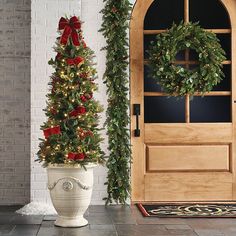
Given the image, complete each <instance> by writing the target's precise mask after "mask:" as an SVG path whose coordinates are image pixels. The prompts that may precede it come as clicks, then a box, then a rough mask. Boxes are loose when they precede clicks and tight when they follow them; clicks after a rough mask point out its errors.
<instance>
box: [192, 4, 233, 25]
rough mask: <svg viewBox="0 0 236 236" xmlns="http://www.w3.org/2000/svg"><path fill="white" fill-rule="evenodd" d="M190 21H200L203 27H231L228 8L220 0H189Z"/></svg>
mask: <svg viewBox="0 0 236 236" xmlns="http://www.w3.org/2000/svg"><path fill="white" fill-rule="evenodd" d="M189 17H190V21H192V22H198V21H199V23H200V25H201V26H202V27H203V28H206V29H207V28H208V29H227V28H231V26H230V20H229V16H228V13H227V11H226V9H225V8H224V6H223V4H222V3H221V1H220V0H189Z"/></svg>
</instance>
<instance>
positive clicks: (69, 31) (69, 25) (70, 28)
mask: <svg viewBox="0 0 236 236" xmlns="http://www.w3.org/2000/svg"><path fill="white" fill-rule="evenodd" d="M80 28H81V23H80V21H79V19H78V18H77V17H76V16H73V17H71V18H70V20H67V19H65V18H64V17H61V19H60V21H59V30H64V31H63V34H62V36H61V40H60V43H61V44H63V45H66V44H67V42H68V39H69V37H71V39H72V42H73V44H74V45H75V46H79V45H80V43H79V35H78V33H77V31H76V30H79V29H80Z"/></svg>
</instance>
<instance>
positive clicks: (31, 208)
mask: <svg viewBox="0 0 236 236" xmlns="http://www.w3.org/2000/svg"><path fill="white" fill-rule="evenodd" d="M16 213H18V214H21V215H57V213H56V211H55V209H54V207H53V206H52V205H49V204H46V203H40V202H31V203H29V204H27V205H25V206H23V207H22V208H20V209H19V210H17V211H16Z"/></svg>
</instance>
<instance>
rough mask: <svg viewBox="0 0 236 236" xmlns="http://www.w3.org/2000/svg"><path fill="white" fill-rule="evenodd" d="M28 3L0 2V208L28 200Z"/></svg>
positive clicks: (25, 1) (16, 1)
mask: <svg viewBox="0 0 236 236" xmlns="http://www.w3.org/2000/svg"><path fill="white" fill-rule="evenodd" d="M29 189H30V0H1V1H0V204H1V205H9V204H24V203H26V202H28V201H29V200H30V191H29Z"/></svg>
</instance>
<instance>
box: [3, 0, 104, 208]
mask: <svg viewBox="0 0 236 236" xmlns="http://www.w3.org/2000/svg"><path fill="white" fill-rule="evenodd" d="M31 9H32V24H31V31H32V33H31V37H32V42H31V53H32V57H31V157H32V158H31V200H34V201H44V202H50V198H49V194H48V191H47V189H46V179H47V178H46V173H45V170H44V169H43V168H41V166H40V165H39V164H38V163H35V162H34V160H35V158H36V155H35V153H36V152H37V150H38V138H39V137H42V132H41V131H40V125H41V124H42V123H43V121H44V120H45V115H44V112H43V111H42V109H43V108H44V107H45V105H46V104H45V101H46V98H45V95H46V93H47V83H48V80H49V76H50V75H51V73H52V68H51V67H50V66H48V65H47V61H48V60H49V59H50V58H51V57H53V56H55V55H54V53H53V50H52V46H53V45H54V42H55V38H56V37H57V33H56V29H57V24H58V20H59V18H60V17H61V16H63V15H65V14H67V15H68V16H69V15H73V14H75V15H78V16H81V19H82V20H83V21H84V22H85V23H84V24H83V31H84V36H85V40H86V43H87V45H88V46H89V47H91V48H92V49H93V50H94V51H95V54H96V56H97V59H96V61H97V69H98V75H99V79H98V82H99V89H100V91H99V93H97V94H96V95H95V96H96V98H97V99H99V100H100V101H101V103H102V104H103V105H104V106H105V107H106V96H105V93H106V88H105V86H104V85H103V83H102V75H103V72H104V68H105V54H104V52H101V51H100V48H101V47H102V46H103V43H104V39H103V37H102V35H101V34H100V33H98V29H99V28H100V24H101V16H100V14H99V11H100V10H101V9H102V0H96V1H95V0H81V1H80V0H50V1H49V0H32V5H31ZM104 120H105V113H103V114H102V120H101V123H102V124H103V123H104ZM0 134H1V132H0ZM103 135H104V137H105V138H106V135H105V131H104V132H103ZM106 143H107V141H106V140H105V141H104V144H103V148H104V150H106V146H107V145H106ZM94 177H95V179H94V183H95V184H94V191H93V196H92V204H104V201H103V200H102V198H103V197H104V196H105V195H106V187H105V186H104V182H105V179H106V170H105V168H103V167H98V168H96V170H95V174H94Z"/></svg>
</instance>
